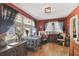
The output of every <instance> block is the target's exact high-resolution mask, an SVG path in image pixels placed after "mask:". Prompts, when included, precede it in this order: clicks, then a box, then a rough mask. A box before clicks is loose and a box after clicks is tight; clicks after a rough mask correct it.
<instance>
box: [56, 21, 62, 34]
mask: <svg viewBox="0 0 79 59" xmlns="http://www.w3.org/2000/svg"><path fill="white" fill-rule="evenodd" d="M55 32H56V33H60V32H63V24H62V23H61V22H55Z"/></svg>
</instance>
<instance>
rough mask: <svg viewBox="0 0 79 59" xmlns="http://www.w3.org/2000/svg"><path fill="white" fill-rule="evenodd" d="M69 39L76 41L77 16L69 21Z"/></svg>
mask: <svg viewBox="0 0 79 59" xmlns="http://www.w3.org/2000/svg"><path fill="white" fill-rule="evenodd" d="M70 38H72V39H74V40H75V41H77V39H78V15H75V16H73V17H72V18H71V19H70Z"/></svg>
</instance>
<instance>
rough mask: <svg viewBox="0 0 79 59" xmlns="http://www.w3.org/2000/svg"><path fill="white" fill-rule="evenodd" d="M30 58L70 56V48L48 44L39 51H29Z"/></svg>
mask: <svg viewBox="0 0 79 59" xmlns="http://www.w3.org/2000/svg"><path fill="white" fill-rule="evenodd" d="M27 55H28V56H69V47H64V46H60V45H57V44H56V43H47V44H44V45H42V46H41V47H39V48H38V49H37V51H28V52H27Z"/></svg>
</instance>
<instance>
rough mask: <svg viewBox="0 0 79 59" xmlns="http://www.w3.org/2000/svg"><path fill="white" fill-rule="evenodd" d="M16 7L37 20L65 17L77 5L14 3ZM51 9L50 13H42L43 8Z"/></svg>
mask: <svg viewBox="0 0 79 59" xmlns="http://www.w3.org/2000/svg"><path fill="white" fill-rule="evenodd" d="M14 5H16V6H17V7H19V8H20V9H22V10H24V11H25V12H27V13H28V14H30V15H32V16H33V17H34V18H36V19H37V20H43V19H53V18H61V17H66V16H67V15H69V13H70V12H72V11H73V10H74V9H75V8H76V7H77V6H78V5H79V4H78V3H14ZM46 5H50V6H51V7H52V12H51V13H44V9H43V8H44V6H46Z"/></svg>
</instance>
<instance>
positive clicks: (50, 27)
mask: <svg viewBox="0 0 79 59" xmlns="http://www.w3.org/2000/svg"><path fill="white" fill-rule="evenodd" d="M45 31H49V32H50V31H51V32H54V33H56V34H58V33H60V32H63V22H49V23H47V26H46V30H45Z"/></svg>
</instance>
